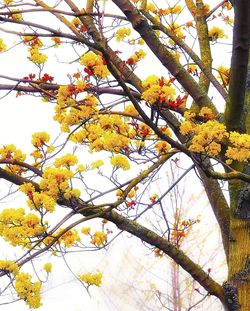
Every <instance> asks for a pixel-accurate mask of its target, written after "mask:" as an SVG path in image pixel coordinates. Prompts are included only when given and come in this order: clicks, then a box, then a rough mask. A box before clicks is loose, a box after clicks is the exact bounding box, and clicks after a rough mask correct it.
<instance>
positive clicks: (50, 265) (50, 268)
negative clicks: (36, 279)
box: [43, 262, 52, 273]
mask: <svg viewBox="0 0 250 311" xmlns="http://www.w3.org/2000/svg"><path fill="white" fill-rule="evenodd" d="M43 270H44V271H46V272H47V273H50V272H51V271H52V263H50V262H47V263H46V264H45V265H44V266H43Z"/></svg>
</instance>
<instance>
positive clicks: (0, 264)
mask: <svg viewBox="0 0 250 311" xmlns="http://www.w3.org/2000/svg"><path fill="white" fill-rule="evenodd" d="M1 270H2V271H5V272H7V273H12V274H13V275H17V274H18V273H19V266H18V265H17V264H16V263H15V262H14V261H11V260H0V271H1Z"/></svg>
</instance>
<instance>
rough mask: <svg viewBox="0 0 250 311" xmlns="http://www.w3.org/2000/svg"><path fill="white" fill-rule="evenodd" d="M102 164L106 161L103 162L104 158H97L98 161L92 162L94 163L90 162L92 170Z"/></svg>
mask: <svg viewBox="0 0 250 311" xmlns="http://www.w3.org/2000/svg"><path fill="white" fill-rule="evenodd" d="M102 165H104V162H103V161H102V160H97V161H95V162H92V163H91V164H90V166H91V168H92V170H94V169H95V168H99V167H101V166H102Z"/></svg>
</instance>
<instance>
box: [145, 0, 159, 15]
mask: <svg viewBox="0 0 250 311" xmlns="http://www.w3.org/2000/svg"><path fill="white" fill-rule="evenodd" d="M146 9H147V10H148V11H150V12H152V13H156V12H157V9H156V7H155V5H154V4H153V3H152V2H150V3H148V4H147V8H146Z"/></svg>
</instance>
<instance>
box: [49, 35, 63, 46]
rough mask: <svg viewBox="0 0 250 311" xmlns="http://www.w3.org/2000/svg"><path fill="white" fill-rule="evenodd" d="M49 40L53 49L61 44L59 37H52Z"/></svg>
mask: <svg viewBox="0 0 250 311" xmlns="http://www.w3.org/2000/svg"><path fill="white" fill-rule="evenodd" d="M51 40H52V41H53V42H54V48H57V47H59V45H60V44H61V39H60V38H59V37H52V38H51Z"/></svg>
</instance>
